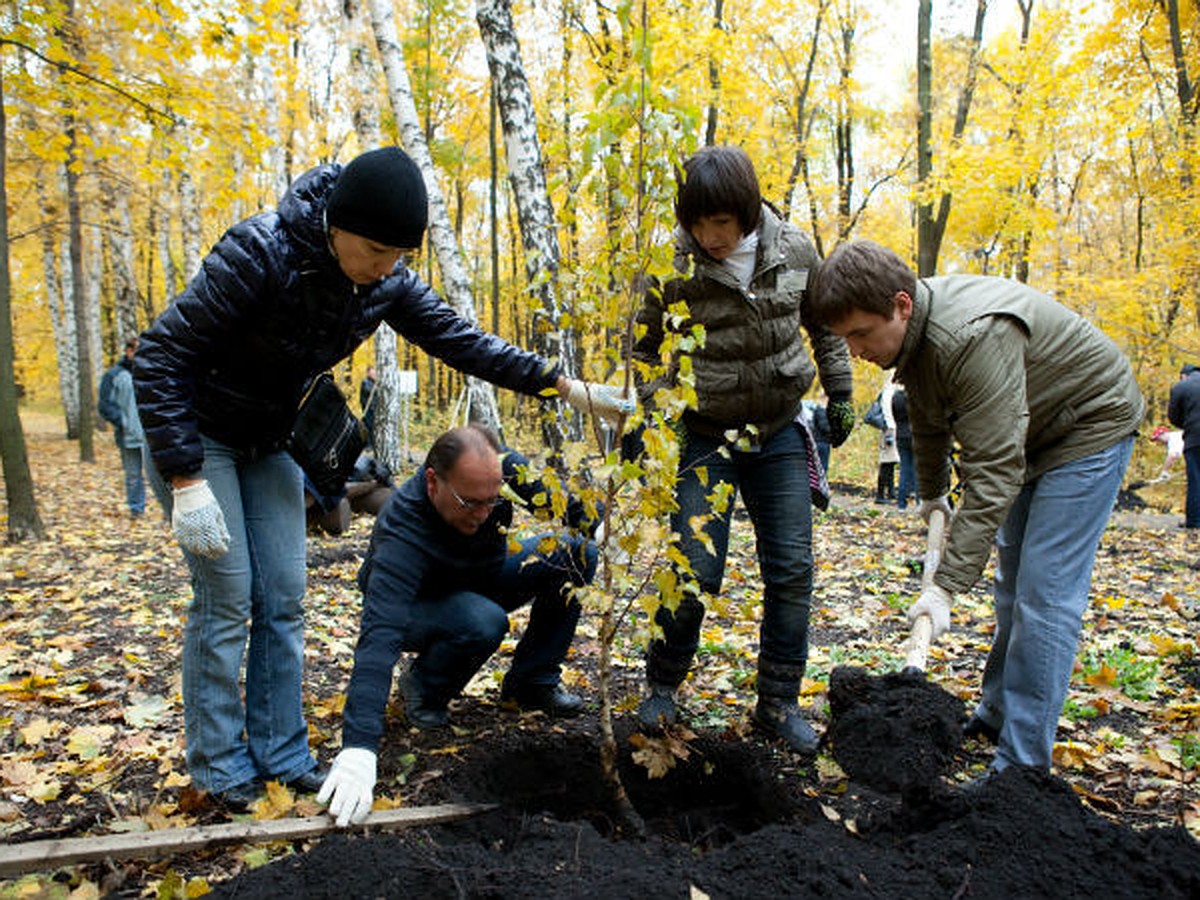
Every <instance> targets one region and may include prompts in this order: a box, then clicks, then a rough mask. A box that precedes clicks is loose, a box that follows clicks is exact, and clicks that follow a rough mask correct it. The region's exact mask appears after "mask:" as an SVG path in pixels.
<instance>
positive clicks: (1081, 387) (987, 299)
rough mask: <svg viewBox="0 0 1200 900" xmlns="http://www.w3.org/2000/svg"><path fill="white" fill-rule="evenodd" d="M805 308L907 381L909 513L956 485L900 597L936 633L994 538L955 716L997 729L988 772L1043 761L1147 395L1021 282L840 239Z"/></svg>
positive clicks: (1098, 343) (1105, 343) (1081, 323)
mask: <svg viewBox="0 0 1200 900" xmlns="http://www.w3.org/2000/svg"><path fill="white" fill-rule="evenodd" d="M809 297H810V300H811V302H812V304H813V314H814V315H815V316H817V317H818V318H819V320H820V321H821V322H824V323H825V324H826V325H827V326H828V327H829V328H830V329H831V330H832V331H834V332H835V333H837V334H840V335H842V336H843V337H844V338H845V339H846V343H847V344H848V345H849V347H850V351H851V352H852V353H854V354H855V355H856V356H859V357H861V358H863V359H866V360H868V361H870V362H872V363H874V364H875V365H877V366H879V367H880V368H883V369H892V368H894V369H895V370H896V380H897V381H898V382H899V383H901V384H903V385H904V387H905V390H906V391H907V393H908V418H909V422H910V424H911V426H912V433H913V446H914V449H915V451H916V457H917V459H916V462H917V485H918V489H919V495H920V497H921V512H922V515H923V516H924V518H925V520H926V521H928V520H929V517H930V515H931V514H932V511H933V510H934V509H941V510H943V511H944V512H945V513H947V514H949V512H950V509H949V503H948V501H947V499H946V494H947V491H948V490H949V488H950V445H951V440H952V439H957V441H958V443H959V445H960V447H961V454H960V465H961V468H962V485H963V490H962V497H961V502H960V503H959V506H958V509H957V512H956V513H955V515H954V518H953V520H952V522H951V524H950V527H949V529H948V532H947V533H948V538H947V542H946V549H945V552H944V554H943V555H942V558H941V562H940V563H939V565H938V569H937V573H936V574H935V576H934V579H933V583H932V584H930V585H929V586H928V587H927V588H925V589H924V590H922V592H921V595H920V597H919V598H918V599H917V602H916V603H914V604H913V605H912V606H910V607H909V609H908V617H909V619H910V621H914V622H915V621H916V619H917V618H918V617H919V616H923V615H927V616H929V618H930V620H931V622H932V625H933V636H934V637H935V638H936V637H938V636H939V635H941V634H943V633H945V632H946V631H948V630H949V629H950V607H951V604H952V601H953V599H954V595H955V594H956V593H961V592H962V591H966V590H968V589H970V587H971V586H972V585H973V584H974V583H975V581H976V580H977V579H978V578H979V575H980V573H981V572H982V571H983V568H984V566H985V565H986V564H987V562H988V559H989V557H990V555H991V549H992V543H993V541H994V542H995V545H996V550H997V565H996V575H995V581H994V584H993V595H994V599H995V606H996V633H995V635H994V637H993V640H992V649H991V652H990V653H989V654H988V660H987V665H986V667H985V669H984V673H983V691H982V698H981V702H980V704H979V707H978V708H977V709H976V711H975V714H974V716H973V717H972V719H971V721H970V722H968V724H967V728H966V729H965V730H966V731H967V732H968V733H970V734H973V735H976V736H979V735H982V736H986V737H988V738H990V739H993V740H996V741H998V743H997V747H996V756H995V758H994V759H993V760H992V769H993V770H996V771H999V770H1001V769H1004V768H1007V767H1008V766H1012V765H1025V766H1036V767H1039V768H1042V769H1044V770H1049V768H1050V764H1051V761H1052V759H1051V751H1052V749H1053V747H1054V734H1055V728H1056V726H1057V724H1058V717H1059V714H1060V713H1061V712H1062V707H1063V702H1064V700H1065V699H1066V696H1067V687H1068V684H1069V682H1070V678H1071V669H1072V666H1073V664H1074V660H1075V648H1076V646H1077V645H1078V642H1079V632H1080V629H1081V628H1082V620H1083V613H1084V611H1085V610H1086V609H1087V603H1088V592H1089V589H1090V587H1091V579H1092V564H1093V562H1094V561H1095V558H1096V548H1097V546H1098V545H1099V542H1100V535H1101V534H1102V533H1103V532H1104V529H1105V527H1106V526H1107V525H1108V520H1109V515H1110V513H1111V512H1112V506H1113V501H1114V500H1115V499H1116V496H1117V490H1118V489H1119V488H1120V486H1121V481H1122V479H1123V478H1124V475H1125V469H1126V467H1127V466H1128V465H1129V456H1130V453H1131V452H1132V450H1133V436H1134V434H1135V433H1136V432H1137V428H1138V425H1139V423H1140V422H1141V421H1142V415H1143V412H1144V409H1145V404H1144V403H1143V401H1142V396H1141V393H1140V392H1139V391H1138V387H1137V382H1136V381H1135V380H1134V377H1133V370H1132V369H1131V368H1130V365H1129V361H1128V360H1127V359H1126V358H1125V357H1124V355H1123V354H1122V353H1121V351H1120V350H1119V349H1118V348H1117V346H1116V345H1115V344H1114V343H1113V342H1112V341H1111V340H1110V339H1109V338H1108V336H1107V335H1105V334H1104V333H1103V332H1101V331H1100V330H1099V329H1098V328H1096V327H1095V326H1094V325H1092V324H1091V323H1090V322H1088V321H1087V320H1086V319H1083V318H1081V317H1080V316H1078V315H1076V314H1075V313H1074V312H1072V311H1071V310H1069V309H1067V308H1066V307H1064V306H1062V305H1060V304H1058V303H1056V302H1054V301H1053V300H1052V299H1050V298H1049V297H1047V296H1046V295H1045V294H1042V293H1039V292H1038V291H1036V290H1034V289H1033V288H1031V287H1029V286H1028V285H1024V284H1021V283H1019V282H1016V281H1009V280H1007V279H1003V278H987V277H982V276H977V275H953V276H945V277H940V278H922V279H920V280H918V279H917V277H916V275H915V274H914V273H913V271H912V269H910V268H909V267H908V265H907V264H906V263H905V262H904V260H902V259H901V258H900V257H899V256H897V255H896V254H895V253H893V252H892V251H890V250H888V249H887V248H885V247H881V246H879V245H878V244H876V243H874V242H872V241H851V242H848V243H845V244H841V245H839V246H838V247H837V249H835V250H834V251H833V252H832V253H830V254H829V257H828V258H827V259H826V260H825V262H824V263H822V264H821V267H820V269H818V270H817V272H816V273H815V274H814V276H813V278H812V279H811V281H810V290H809Z"/></svg>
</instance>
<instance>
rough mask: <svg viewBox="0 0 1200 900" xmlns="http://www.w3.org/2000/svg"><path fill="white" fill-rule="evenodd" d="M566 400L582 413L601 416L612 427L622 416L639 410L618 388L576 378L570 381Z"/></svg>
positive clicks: (630, 398)
mask: <svg viewBox="0 0 1200 900" xmlns="http://www.w3.org/2000/svg"><path fill="white" fill-rule="evenodd" d="M565 399H566V401H567V402H568V403H570V404H571V405H572V406H573V407H575V408H576V409H577V410H579V411H580V412H581V413H584V414H586V415H595V416H599V417H600V418H601V419H603V420H604V421H605V422H608V423H609V424H611V425H616V424H617V420H618V419H619V418H620V417H621V416H627V415H629V414H630V413H632V412H633V411H634V410H635V409H636V408H637V406H636V404H635V403H634V402H633V398H632V397H629V396H628V395H626V394H624V393H622V391H621V389H620V388H618V387H613V386H612V385H611V384H595V383H593V382H590V381H579V380H578V379H575V378H572V379H570V380H569V381H568V385H567V395H566V398H565Z"/></svg>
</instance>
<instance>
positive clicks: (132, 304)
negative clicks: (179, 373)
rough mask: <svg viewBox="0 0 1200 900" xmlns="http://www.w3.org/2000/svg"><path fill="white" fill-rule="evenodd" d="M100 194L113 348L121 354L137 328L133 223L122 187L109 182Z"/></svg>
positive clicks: (127, 196)
mask: <svg viewBox="0 0 1200 900" xmlns="http://www.w3.org/2000/svg"><path fill="white" fill-rule="evenodd" d="M101 194H102V197H101V203H103V205H104V212H105V217H106V219H107V221H106V223H105V225H106V227H105V229H104V243H105V247H106V248H107V251H108V260H109V266H110V267H111V268H112V283H113V313H114V315H113V319H114V322H115V325H116V349H117V353H118V354H120V353H121V352H123V349H124V347H125V342H126V341H127V340H129V339H130V338H131V337H133V336H134V335H136V334H137V333H138V330H139V329H138V321H137V314H138V307H139V306H140V305H141V303H140V297H139V295H138V288H137V278H136V276H135V275H134V270H133V223H132V219H131V217H130V213H129V195H128V193H127V192H126V191H125V190H122V189H120V188H119V187H117V186H115V185H108V186H107V187H106V189H105V190H103V191H102V192H101ZM118 358H119V357H118Z"/></svg>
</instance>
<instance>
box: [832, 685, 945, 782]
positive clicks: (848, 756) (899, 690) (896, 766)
mask: <svg viewBox="0 0 1200 900" xmlns="http://www.w3.org/2000/svg"><path fill="white" fill-rule="evenodd" d="M829 714H830V723H829V730H828V731H826V732H825V741H826V744H827V745H828V748H829V750H830V751H831V752H832V754H833V758H834V759H836V760H837V762H838V765H839V766H841V767H842V769H843V770H844V771H845V772H846V774H847V775H849V776H850V777H851V778H853V779H855V780H856V781H859V782H861V783H863V784H866V785H869V786H871V787H873V788H874V789H875V790H877V791H885V792H886V791H899V792H901V793H907V792H908V791H911V790H918V791H921V790H924V791H928V790H929V789H931V788H932V787H933V786H934V785H935V784H936V783H937V782H938V779H939V778H941V776H943V775H946V774H948V773H949V772H950V769H951V766H952V764H953V762H954V754H955V753H957V752H958V748H959V746H961V744H962V723H963V719H964V716H965V705H964V704H963V702H962V700H960V699H959V698H958V697H955V696H954V695H953V694H951V693H950V692H949V691H946V690H943V689H942V688H940V687H938V686H937V685H936V684H933V683H931V682H929V681H927V680H926V678H925V675H924V674H923V673H920V672H915V673H910V672H893V673H889V674H886V675H871V674H869V673H868V672H867V671H866V670H865V669H861V668H857V667H854V666H838V667H837V668H835V669H834V670H833V672H832V673H831V674H830V679H829Z"/></svg>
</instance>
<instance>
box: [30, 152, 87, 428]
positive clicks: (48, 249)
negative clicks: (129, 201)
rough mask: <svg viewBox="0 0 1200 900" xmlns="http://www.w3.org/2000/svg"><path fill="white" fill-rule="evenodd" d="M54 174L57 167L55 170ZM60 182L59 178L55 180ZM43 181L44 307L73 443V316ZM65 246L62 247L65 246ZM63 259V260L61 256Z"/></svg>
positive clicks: (76, 395) (75, 412) (39, 185)
mask: <svg viewBox="0 0 1200 900" xmlns="http://www.w3.org/2000/svg"><path fill="white" fill-rule="evenodd" d="M55 171H56V172H57V166H56V167H55ZM56 180H58V181H61V180H62V179H61V178H59V179H56ZM45 182H46V179H43V178H39V179H38V180H37V185H36V190H37V198H38V206H39V207H40V208H41V210H42V215H43V216H44V217H45V220H46V223H47V227H45V228H43V229H41V234H42V269H43V275H42V277H43V280H44V282H45V286H46V306H47V308H48V310H49V312H50V327H51V330H52V331H53V333H54V352H55V356H56V358H57V359H58V395H59V399H60V400H61V402H62V408H63V417H64V419H65V420H66V434H67V440H70V441H73V440H75V438H76V436H77V435H78V434H79V391H77V390H76V389H75V386H76V385H77V384H78V383H79V379H78V377H77V376H76V367H77V360H76V357H75V317H74V316H73V315H71V313H70V310H69V309H68V308H67V304H66V294H65V291H64V284H63V275H62V272H61V270H60V266H59V238H58V229H57V228H56V227H53V228H52V227H49V226H50V224H51V223H52V216H53V213H52V211H51V203H50V198H49V196H48V195H47V192H46V183H45ZM64 246H65V245H64ZM64 258H65V257H64Z"/></svg>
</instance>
